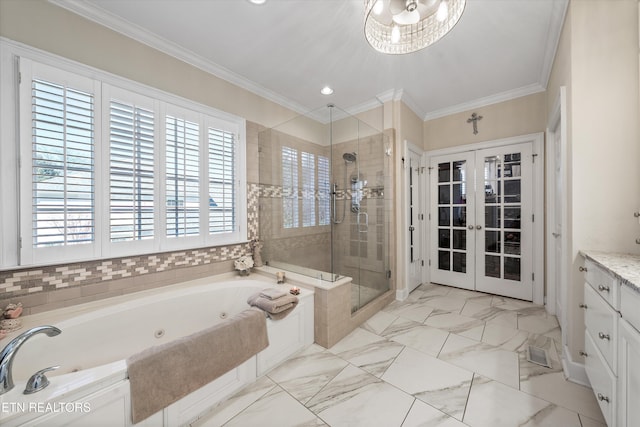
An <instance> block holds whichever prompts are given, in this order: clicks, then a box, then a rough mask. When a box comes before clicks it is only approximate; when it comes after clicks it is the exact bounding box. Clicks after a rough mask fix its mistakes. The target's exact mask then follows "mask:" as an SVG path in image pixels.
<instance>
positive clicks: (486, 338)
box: [482, 323, 530, 351]
mask: <svg viewBox="0 0 640 427" xmlns="http://www.w3.org/2000/svg"><path fill="white" fill-rule="evenodd" d="M529 335H530V333H529V332H527V331H521V330H519V329H515V328H512V327H510V326H506V325H503V324H500V323H487V325H486V326H485V328H484V334H483V335H482V342H484V343H487V344H491V345H493V346H495V347H500V348H502V349H504V350H509V351H523V350H524V349H525V347H526V346H527V342H528V341H529Z"/></svg>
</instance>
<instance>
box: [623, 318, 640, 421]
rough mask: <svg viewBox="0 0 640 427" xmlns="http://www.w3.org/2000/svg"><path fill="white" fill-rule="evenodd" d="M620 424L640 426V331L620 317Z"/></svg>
mask: <svg viewBox="0 0 640 427" xmlns="http://www.w3.org/2000/svg"><path fill="white" fill-rule="evenodd" d="M618 329H619V333H620V340H619V342H620V349H619V351H618V356H619V360H618V396H619V398H618V401H619V404H618V425H619V426H621V427H634V426H640V404H639V402H640V332H638V331H636V330H635V329H634V328H633V326H631V325H630V324H629V323H627V322H626V321H625V320H624V319H620V327H619V328H618Z"/></svg>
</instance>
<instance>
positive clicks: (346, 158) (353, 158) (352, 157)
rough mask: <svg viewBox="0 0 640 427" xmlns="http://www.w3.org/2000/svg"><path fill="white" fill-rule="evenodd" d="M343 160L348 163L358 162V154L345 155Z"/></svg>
mask: <svg viewBox="0 0 640 427" xmlns="http://www.w3.org/2000/svg"><path fill="white" fill-rule="evenodd" d="M342 158H343V159H344V161H345V162H347V163H353V162H355V161H356V153H344V154H343V155H342Z"/></svg>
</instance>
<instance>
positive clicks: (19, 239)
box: [18, 237, 22, 249]
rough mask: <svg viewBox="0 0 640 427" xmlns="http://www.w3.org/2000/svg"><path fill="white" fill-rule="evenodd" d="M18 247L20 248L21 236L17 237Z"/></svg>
mask: <svg viewBox="0 0 640 427" xmlns="http://www.w3.org/2000/svg"><path fill="white" fill-rule="evenodd" d="M18 247H19V248H20V249H22V237H18Z"/></svg>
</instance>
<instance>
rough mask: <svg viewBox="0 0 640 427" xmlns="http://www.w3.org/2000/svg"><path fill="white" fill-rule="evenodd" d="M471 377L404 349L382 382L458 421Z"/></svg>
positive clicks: (460, 369)
mask: <svg viewBox="0 0 640 427" xmlns="http://www.w3.org/2000/svg"><path fill="white" fill-rule="evenodd" d="M472 378H473V373H472V372H469V371H467V370H465V369H462V368H459V367H457V366H453V365H451V364H449V363H447V362H443V361H442V360H439V359H436V358H435V357H431V356H429V355H426V354H423V353H420V352H418V351H416V350H413V349H410V348H405V349H404V350H403V351H402V352H401V353H400V354H399V355H398V357H397V358H396V360H395V361H394V362H393V363H392V364H391V366H389V369H387V371H386V372H385V373H384V375H383V376H382V379H383V380H384V381H386V382H388V383H390V384H392V385H394V386H396V387H398V388H399V389H400V390H402V391H404V392H406V393H409V394H411V395H413V396H415V397H416V398H418V399H420V400H421V401H423V402H425V403H428V404H429V405H431V406H433V407H434V408H437V409H439V410H440V411H442V412H444V413H445V414H447V415H450V416H452V417H455V418H457V419H459V420H461V419H462V415H463V413H464V408H465V404H466V401H467V396H468V395H469V387H470V386H471V380H472Z"/></svg>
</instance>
